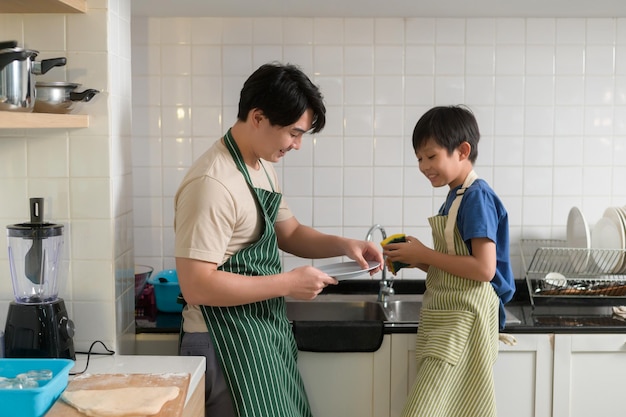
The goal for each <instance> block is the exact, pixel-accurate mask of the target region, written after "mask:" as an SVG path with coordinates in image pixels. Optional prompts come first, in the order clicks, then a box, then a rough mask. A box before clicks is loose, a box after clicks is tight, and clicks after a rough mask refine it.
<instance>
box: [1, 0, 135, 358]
mask: <svg viewBox="0 0 626 417" xmlns="http://www.w3.org/2000/svg"><path fill="white" fill-rule="evenodd" d="M87 9H88V12H87V13H86V14H68V15H65V14H19V15H16V14H0V39H2V40H16V41H18V45H19V46H20V47H25V48H28V49H34V50H37V51H39V55H38V56H37V58H36V59H37V61H39V60H42V59H47V58H53V57H66V58H67V65H66V66H64V67H59V68H54V69H52V70H50V71H49V72H47V73H46V74H44V75H40V76H36V80H37V81H71V82H75V83H80V84H82V86H81V87H79V89H78V90H77V91H82V89H86V88H94V89H97V90H100V92H99V93H98V94H97V95H96V96H95V97H94V99H93V100H91V101H90V102H89V103H77V104H78V108H77V109H76V111H77V112H78V113H82V114H89V115H90V118H89V121H90V125H89V128H86V129H73V130H64V129H32V130H31V129H24V130H0V201H2V203H1V204H0V225H8V224H14V223H20V222H24V221H29V211H28V210H29V204H28V199H29V198H30V197H44V198H45V207H44V209H45V212H44V218H45V219H46V220H47V221H49V222H52V223H61V224H63V225H64V226H65V228H64V239H65V244H64V260H63V262H62V265H61V269H60V272H59V280H60V281H61V283H62V285H61V289H60V293H59V295H60V296H61V297H62V298H63V299H64V300H65V305H66V307H67V309H68V314H69V317H70V318H71V319H72V320H73V321H74V323H75V326H76V334H75V337H74V344H75V347H76V349H77V350H86V349H87V348H88V347H89V345H90V344H91V343H92V342H94V341H95V340H101V341H103V342H104V343H105V344H106V345H107V346H109V347H111V348H113V349H115V350H117V351H118V352H120V353H129V352H132V351H133V345H132V344H133V343H134V292H133V282H134V277H133V262H134V256H133V235H132V228H133V224H132V196H131V195H132V181H131V175H132V172H131V170H132V166H131V161H130V152H131V146H130V135H131V131H130V128H131V121H130V117H131V114H132V112H131V93H130V90H131V72H130V67H131V65H130V58H131V56H130V51H131V48H130V0H111V1H109V0H88V1H87ZM2 227H4V226H2ZM0 249H2V250H1V251H0V325H1V329H4V324H5V319H6V312H7V309H8V303H9V301H11V300H13V290H12V285H11V278H10V274H9V266H8V261H7V250H6V240H5V239H0ZM128 336H131V337H128Z"/></svg>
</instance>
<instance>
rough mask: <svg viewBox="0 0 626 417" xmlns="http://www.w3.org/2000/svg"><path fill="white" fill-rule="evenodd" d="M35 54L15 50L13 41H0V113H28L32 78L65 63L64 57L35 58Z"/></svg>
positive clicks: (32, 96) (32, 97)
mask: <svg viewBox="0 0 626 417" xmlns="http://www.w3.org/2000/svg"><path fill="white" fill-rule="evenodd" d="M37 55H39V52H38V51H34V50H32V49H23V48H18V47H17V42H15V41H8V42H0V110H4V111H18V112H32V111H33V110H34V108H35V94H36V92H35V82H34V75H40V74H45V73H46V72H48V71H50V70H51V69H52V68H54V67H60V66H63V65H65V64H66V62H67V60H66V58H52V59H44V60H41V61H39V62H37V61H35V58H36V57H37Z"/></svg>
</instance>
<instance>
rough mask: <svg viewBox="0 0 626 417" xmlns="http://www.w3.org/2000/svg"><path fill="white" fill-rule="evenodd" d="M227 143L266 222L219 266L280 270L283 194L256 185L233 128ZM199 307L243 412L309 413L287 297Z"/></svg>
mask: <svg viewBox="0 0 626 417" xmlns="http://www.w3.org/2000/svg"><path fill="white" fill-rule="evenodd" d="M224 142H225V144H226V146H227V147H228V150H229V151H230V153H231V155H232V156H233V159H234V160H235V163H236V164H237V167H238V168H239V171H240V172H241V173H242V175H243V176H244V177H245V179H246V182H247V183H248V185H249V187H250V188H251V190H252V191H253V192H254V194H255V195H256V197H257V200H258V202H259V206H260V214H261V216H263V217H264V223H265V224H264V230H263V233H262V235H261V237H260V238H259V240H258V241H257V242H255V243H253V244H252V245H250V246H248V247H246V248H244V249H242V250H240V251H239V252H237V253H235V254H234V255H233V256H231V257H230V258H229V259H228V261H226V262H225V263H224V264H223V265H221V266H220V267H219V269H220V270H223V271H228V272H233V273H236V274H242V275H252V276H258V278H259V279H263V275H270V274H277V273H280V272H281V265H280V257H279V253H278V243H277V241H276V234H275V232H274V221H275V219H276V215H277V213H278V207H279V205H280V200H281V194H280V193H276V192H273V191H268V190H264V189H260V188H255V187H254V186H253V185H252V181H251V180H250V176H249V174H248V170H247V168H246V166H245V163H244V162H243V158H242V157H241V154H240V152H239V149H238V148H237V144H236V143H235V141H234V139H233V138H232V136H231V134H230V130H229V131H228V132H227V134H226V135H225V136H224ZM270 183H271V181H270ZM201 310H202V314H203V316H204V320H205V322H206V324H207V327H208V329H209V333H210V334H211V339H212V341H213V344H214V345H215V351H216V353H217V356H218V358H219V360H220V363H221V365H222V371H223V373H224V378H225V379H226V383H227V384H228V386H229V388H230V391H231V395H232V397H233V405H234V409H235V411H236V413H237V415H238V416H239V417H310V416H311V410H310V407H309V402H308V399H307V396H306V392H305V389H304V383H303V381H302V378H301V376H300V372H299V370H298V365H297V355H298V347H297V345H296V341H295V338H294V336H293V332H292V330H291V323H290V322H289V320H288V319H287V313H286V306H285V299H284V297H278V298H271V299H269V300H264V301H259V302H256V303H251V304H244V305H240V306H233V307H210V306H202V307H201ZM216 417H219V416H216Z"/></svg>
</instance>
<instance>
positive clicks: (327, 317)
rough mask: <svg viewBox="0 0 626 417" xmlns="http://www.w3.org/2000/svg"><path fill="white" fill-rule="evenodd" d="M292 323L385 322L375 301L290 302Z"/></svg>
mask: <svg viewBox="0 0 626 417" xmlns="http://www.w3.org/2000/svg"><path fill="white" fill-rule="evenodd" d="M287 318H288V319H289V320H290V321H362V320H369V321H385V320H387V316H386V315H385V311H384V310H383V308H382V306H381V305H380V304H379V303H378V302H375V301H352V300H351V301H288V302H287Z"/></svg>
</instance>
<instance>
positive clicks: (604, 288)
mask: <svg viewBox="0 0 626 417" xmlns="http://www.w3.org/2000/svg"><path fill="white" fill-rule="evenodd" d="M520 248H521V255H522V266H523V268H524V271H525V273H526V283H527V285H528V292H529V294H530V300H531V303H532V304H533V305H535V303H542V304H544V303H545V304H559V303H567V304H569V305H571V304H574V303H577V302H580V303H581V304H584V305H590V304H593V305H626V250H623V249H586V248H569V247H567V244H566V241H564V240H531V239H523V240H521V243H520Z"/></svg>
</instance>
